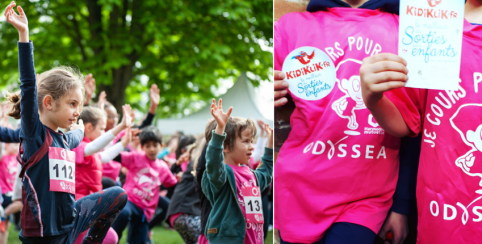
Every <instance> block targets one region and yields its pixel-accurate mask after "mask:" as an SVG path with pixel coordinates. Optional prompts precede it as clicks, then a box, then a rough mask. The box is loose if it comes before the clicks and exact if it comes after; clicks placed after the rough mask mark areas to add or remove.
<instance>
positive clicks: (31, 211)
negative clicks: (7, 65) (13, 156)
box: [18, 42, 84, 243]
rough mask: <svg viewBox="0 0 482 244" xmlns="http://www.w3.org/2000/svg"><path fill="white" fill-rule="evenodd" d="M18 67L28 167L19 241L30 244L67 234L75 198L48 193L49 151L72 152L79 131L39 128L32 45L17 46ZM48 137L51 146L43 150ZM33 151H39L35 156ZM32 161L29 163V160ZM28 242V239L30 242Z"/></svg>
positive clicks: (23, 170)
mask: <svg viewBox="0 0 482 244" xmlns="http://www.w3.org/2000/svg"><path fill="white" fill-rule="evenodd" d="M18 66H19V71H20V82H21V84H20V90H21V96H22V98H21V99H20V110H21V112H20V115H21V121H20V124H21V131H20V140H21V147H22V148H23V154H22V155H21V158H19V160H20V161H22V160H23V161H24V162H28V161H29V160H30V163H31V164H29V165H28V167H27V166H23V168H22V172H25V174H24V177H23V180H22V183H23V189H22V201H23V208H22V223H21V227H22V231H21V232H20V240H22V242H24V243H34V241H33V239H35V237H48V236H56V235H63V234H67V233H69V232H70V231H71V229H72V227H73V225H74V223H73V221H74V217H75V216H76V213H75V211H74V203H75V196H74V195H73V194H69V193H63V192H52V191H50V190H49V187H50V181H49V156H48V154H49V153H48V148H49V147H59V148H64V149H68V150H70V149H72V148H75V147H77V146H78V145H79V143H80V142H81V141H82V138H83V136H84V135H83V133H82V131H81V130H74V131H71V132H68V133H66V134H63V133H62V132H55V131H53V130H51V129H50V128H48V127H46V126H45V125H43V124H42V122H41V121H40V119H39V114H38V105H37V84H36V77H35V68H34V61H33V44H32V42H29V43H20V42H19V43H18ZM49 135H50V137H51V144H50V145H47V146H46V150H45V147H43V150H39V149H40V148H41V147H42V145H43V144H44V142H45V140H48V139H49ZM37 151H39V152H38V153H37ZM31 159H32V160H31ZM30 238H32V239H30Z"/></svg>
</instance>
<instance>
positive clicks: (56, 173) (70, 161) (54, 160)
mask: <svg viewBox="0 0 482 244" xmlns="http://www.w3.org/2000/svg"><path fill="white" fill-rule="evenodd" d="M49 178H50V191H57V192H66V193H71V194H75V152H72V151H70V150H67V149H63V148H58V147H51V148H49Z"/></svg>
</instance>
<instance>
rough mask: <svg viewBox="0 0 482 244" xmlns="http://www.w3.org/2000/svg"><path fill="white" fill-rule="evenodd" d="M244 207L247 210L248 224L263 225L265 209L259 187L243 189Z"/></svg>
mask: <svg viewBox="0 0 482 244" xmlns="http://www.w3.org/2000/svg"><path fill="white" fill-rule="evenodd" d="M243 197H244V204H245V205H244V206H245V208H246V221H247V222H248V223H257V224H263V223H264V219H263V208H262V204H261V192H260V191H259V187H246V188H244V189H243Z"/></svg>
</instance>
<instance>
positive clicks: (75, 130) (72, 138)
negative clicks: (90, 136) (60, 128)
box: [65, 119, 84, 150]
mask: <svg viewBox="0 0 482 244" xmlns="http://www.w3.org/2000/svg"><path fill="white" fill-rule="evenodd" d="M65 137H66V138H67V143H68V144H69V148H70V150H72V149H74V148H76V147H77V146H79V144H80V142H81V141H82V139H83V138H84V122H83V121H82V120H81V119H79V123H78V124H74V125H72V126H71V127H70V131H69V132H67V133H65Z"/></svg>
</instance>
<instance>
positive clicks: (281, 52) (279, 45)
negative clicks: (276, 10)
mask: <svg viewBox="0 0 482 244" xmlns="http://www.w3.org/2000/svg"><path fill="white" fill-rule="evenodd" d="M283 20H284V18H281V19H280V20H278V21H276V22H275V23H274V27H273V28H274V45H275V46H276V49H275V52H274V69H275V70H280V71H281V69H282V68H283V62H284V58H285V56H286V55H287V53H286V51H285V50H286V47H287V45H286V43H285V41H286V39H283V37H282V35H283V34H284V28H283V23H284V21H283Z"/></svg>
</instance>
